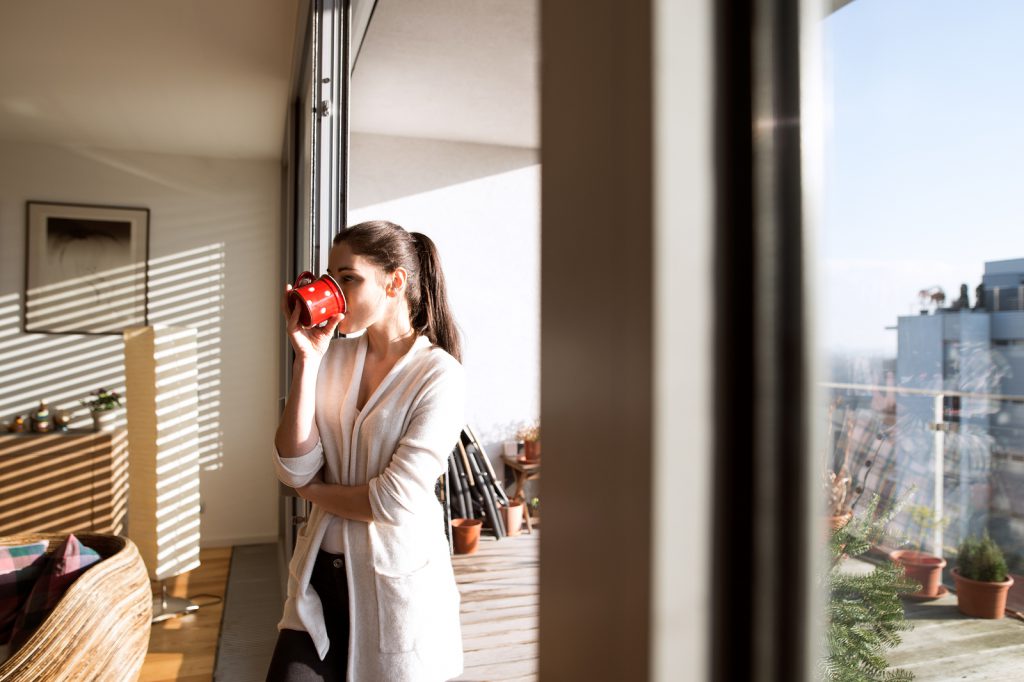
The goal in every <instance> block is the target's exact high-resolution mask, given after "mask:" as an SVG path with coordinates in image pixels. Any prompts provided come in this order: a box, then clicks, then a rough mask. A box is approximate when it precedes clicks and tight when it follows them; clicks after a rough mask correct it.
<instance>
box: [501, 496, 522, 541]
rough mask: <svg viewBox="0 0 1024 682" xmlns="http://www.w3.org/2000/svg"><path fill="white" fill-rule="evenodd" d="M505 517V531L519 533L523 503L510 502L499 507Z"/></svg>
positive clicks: (509, 533) (510, 533) (511, 533)
mask: <svg viewBox="0 0 1024 682" xmlns="http://www.w3.org/2000/svg"><path fill="white" fill-rule="evenodd" d="M501 513H502V515H504V517H505V532H506V533H507V534H508V535H510V536H511V535H519V532H520V530H521V529H522V526H523V503H522V502H510V503H509V505H508V506H507V507H502V508H501Z"/></svg>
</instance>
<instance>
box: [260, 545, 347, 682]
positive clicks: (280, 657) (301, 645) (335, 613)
mask: <svg viewBox="0 0 1024 682" xmlns="http://www.w3.org/2000/svg"><path fill="white" fill-rule="evenodd" d="M310 584H311V585H312V586H313V589H314V590H316V593H317V594H318V595H320V602H321V604H323V609H324V620H325V621H326V624H327V636H328V637H329V638H330V640H331V648H330V650H328V652H327V657H326V658H324V660H322V661H321V660H320V656H318V655H317V653H316V647H315V646H313V639H312V638H311V637H310V636H309V634H308V633H306V632H301V631H299V630H281V631H280V632H279V633H278V635H277V646H275V647H274V656H273V658H271V660H270V669H269V670H268V671H267V682H341V681H343V680H344V679H345V669H346V667H347V665H348V632H349V623H348V580H347V578H346V577H345V557H344V555H342V554H331V553H329V552H325V551H323V550H320V552H319V554H317V556H316V563H314V565H313V575H312V577H311V578H310Z"/></svg>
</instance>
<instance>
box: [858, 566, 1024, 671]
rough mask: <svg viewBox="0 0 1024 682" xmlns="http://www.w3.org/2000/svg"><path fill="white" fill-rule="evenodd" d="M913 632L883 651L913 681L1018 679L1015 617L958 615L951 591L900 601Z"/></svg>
mask: <svg viewBox="0 0 1024 682" xmlns="http://www.w3.org/2000/svg"><path fill="white" fill-rule="evenodd" d="M873 568H874V567H873V565H872V564H869V563H867V562H864V561H860V560H852V561H850V562H848V563H847V565H846V570H850V571H851V572H854V573H865V572H868V571H871V570H873ZM903 608H904V612H905V613H906V614H907V620H909V621H910V622H911V623H912V624H913V626H914V628H913V629H912V630H909V631H906V632H901V633H900V636H901V637H902V639H903V642H902V643H901V644H900V645H899V646H898V647H896V648H895V649H892V650H891V651H889V652H888V654H887V656H886V658H887V659H888V661H889V665H890V666H892V667H894V668H902V669H904V670H909V671H910V672H912V673H914V676H915V678H916V679H917V680H920V681H922V682H924V681H926V680H1003V681H1006V682H1009V681H1011V680H1022V679H1024V623H1022V622H1021V621H1019V620H1017V619H1016V618H1010V617H1006V618H1003V619H1000V620H981V619H978V618H970V617H968V616H965V615H963V614H962V613H960V611H959V610H958V609H957V607H956V595H955V594H954V593H952V592H950V593H949V594H947V595H946V596H944V597H941V598H939V599H936V600H935V601H931V602H914V601H910V600H905V601H904V602H903Z"/></svg>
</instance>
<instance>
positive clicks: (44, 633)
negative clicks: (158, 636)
mask: <svg viewBox="0 0 1024 682" xmlns="http://www.w3.org/2000/svg"><path fill="white" fill-rule="evenodd" d="M75 535H76V536H77V537H78V539H79V540H81V541H82V542H83V543H84V544H85V545H88V546H89V547H91V548H93V549H94V550H96V551H97V552H99V554H100V556H101V557H103V558H102V560H100V561H99V562H98V563H96V564H93V565H92V566H91V567H89V569H88V570H86V571H85V573H83V574H82V575H81V576H80V577H79V578H78V579H77V580H76V581H75V582H74V583H73V584H72V585H71V587H70V588H68V591H67V592H66V593H65V594H64V596H63V597H62V598H61V600H60V602H59V603H58V604H57V606H56V607H55V608H54V610H53V611H52V612H51V613H50V615H49V616H47V618H46V620H45V621H43V624H42V625H40V626H39V629H38V630H36V632H35V633H34V634H33V635H32V637H31V638H30V639H29V640H28V641H27V642H25V644H24V645H23V646H22V647H21V649H19V650H18V651H16V652H15V653H14V655H12V656H11V658H9V659H7V661H5V662H4V663H3V664H0V682H57V681H58V680H60V681H61V682H65V681H66V680H83V681H84V680H110V681H111V682H114V681H116V682H124V681H127V680H135V679H136V678H137V677H138V675H139V670H140V669H141V668H142V662H143V660H144V659H145V657H146V650H147V648H148V647H149V628H150V619H151V618H152V612H153V595H152V591H151V589H150V584H149V574H148V573H147V572H146V567H145V565H144V564H143V562H142V558H141V557H140V556H139V552H138V550H137V549H136V548H135V545H134V544H133V543H132V541H131V540H128V539H127V538H123V537H120V536H117V535H97V534H92V533H75ZM66 537H67V533H34V534H25V535H8V536H0V545H15V544H26V543H29V542H36V541H38V540H49V541H50V551H52V550H53V549H56V548H57V546H58V545H59V544H60V543H61V541H62V540H63V539H64V538H66Z"/></svg>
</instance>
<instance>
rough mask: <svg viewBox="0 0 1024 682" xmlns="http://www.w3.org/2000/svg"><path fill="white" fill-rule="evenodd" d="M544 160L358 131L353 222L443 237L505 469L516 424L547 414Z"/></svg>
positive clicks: (475, 384) (475, 377)
mask: <svg viewBox="0 0 1024 682" xmlns="http://www.w3.org/2000/svg"><path fill="white" fill-rule="evenodd" d="M538 162H539V159H538V155H537V151H536V150H532V149H524V148H518V147H498V146H492V145H480V144H467V143H461V142H448V141H442V140H427V139H419V138H404V137H391V136H384V135H367V134H355V135H353V136H352V145H351V179H350V192H351V202H352V203H351V205H350V212H349V224H355V223H358V222H361V221H363V220H372V219H383V220H391V221H393V222H396V223H398V224H399V225H401V226H403V227H405V228H406V229H408V230H410V231H416V232H423V233H424V234H426V235H427V236H429V237H430V238H431V239H433V240H434V241H435V242H436V243H437V246H438V249H439V250H440V253H441V259H442V263H443V266H444V272H445V276H446V278H447V281H448V289H449V294H450V296H451V303H452V308H453V311H454V314H455V318H456V321H457V322H458V324H459V327H460V328H461V330H462V332H463V343H464V356H465V357H464V358H463V364H464V365H465V367H466V371H467V375H468V379H469V404H468V414H467V415H466V418H467V420H468V421H469V423H470V424H471V425H472V426H473V428H474V430H475V431H476V433H477V436H478V437H479V438H480V440H481V441H482V442H483V444H484V446H485V448H486V449H487V450H488V454H489V455H490V458H491V460H492V462H493V463H494V464H495V471H496V473H498V475H499V476H500V475H501V468H500V466H498V461H499V459H500V454H501V449H500V441H501V440H502V438H503V437H504V436H505V435H506V431H507V429H508V428H509V425H510V424H512V423H517V422H522V421H528V420H532V419H536V418H538V417H539V415H540V166H539V165H538ZM588 291H590V288H589V284H587V285H582V286H581V287H580V295H581V296H586V295H588Z"/></svg>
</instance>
